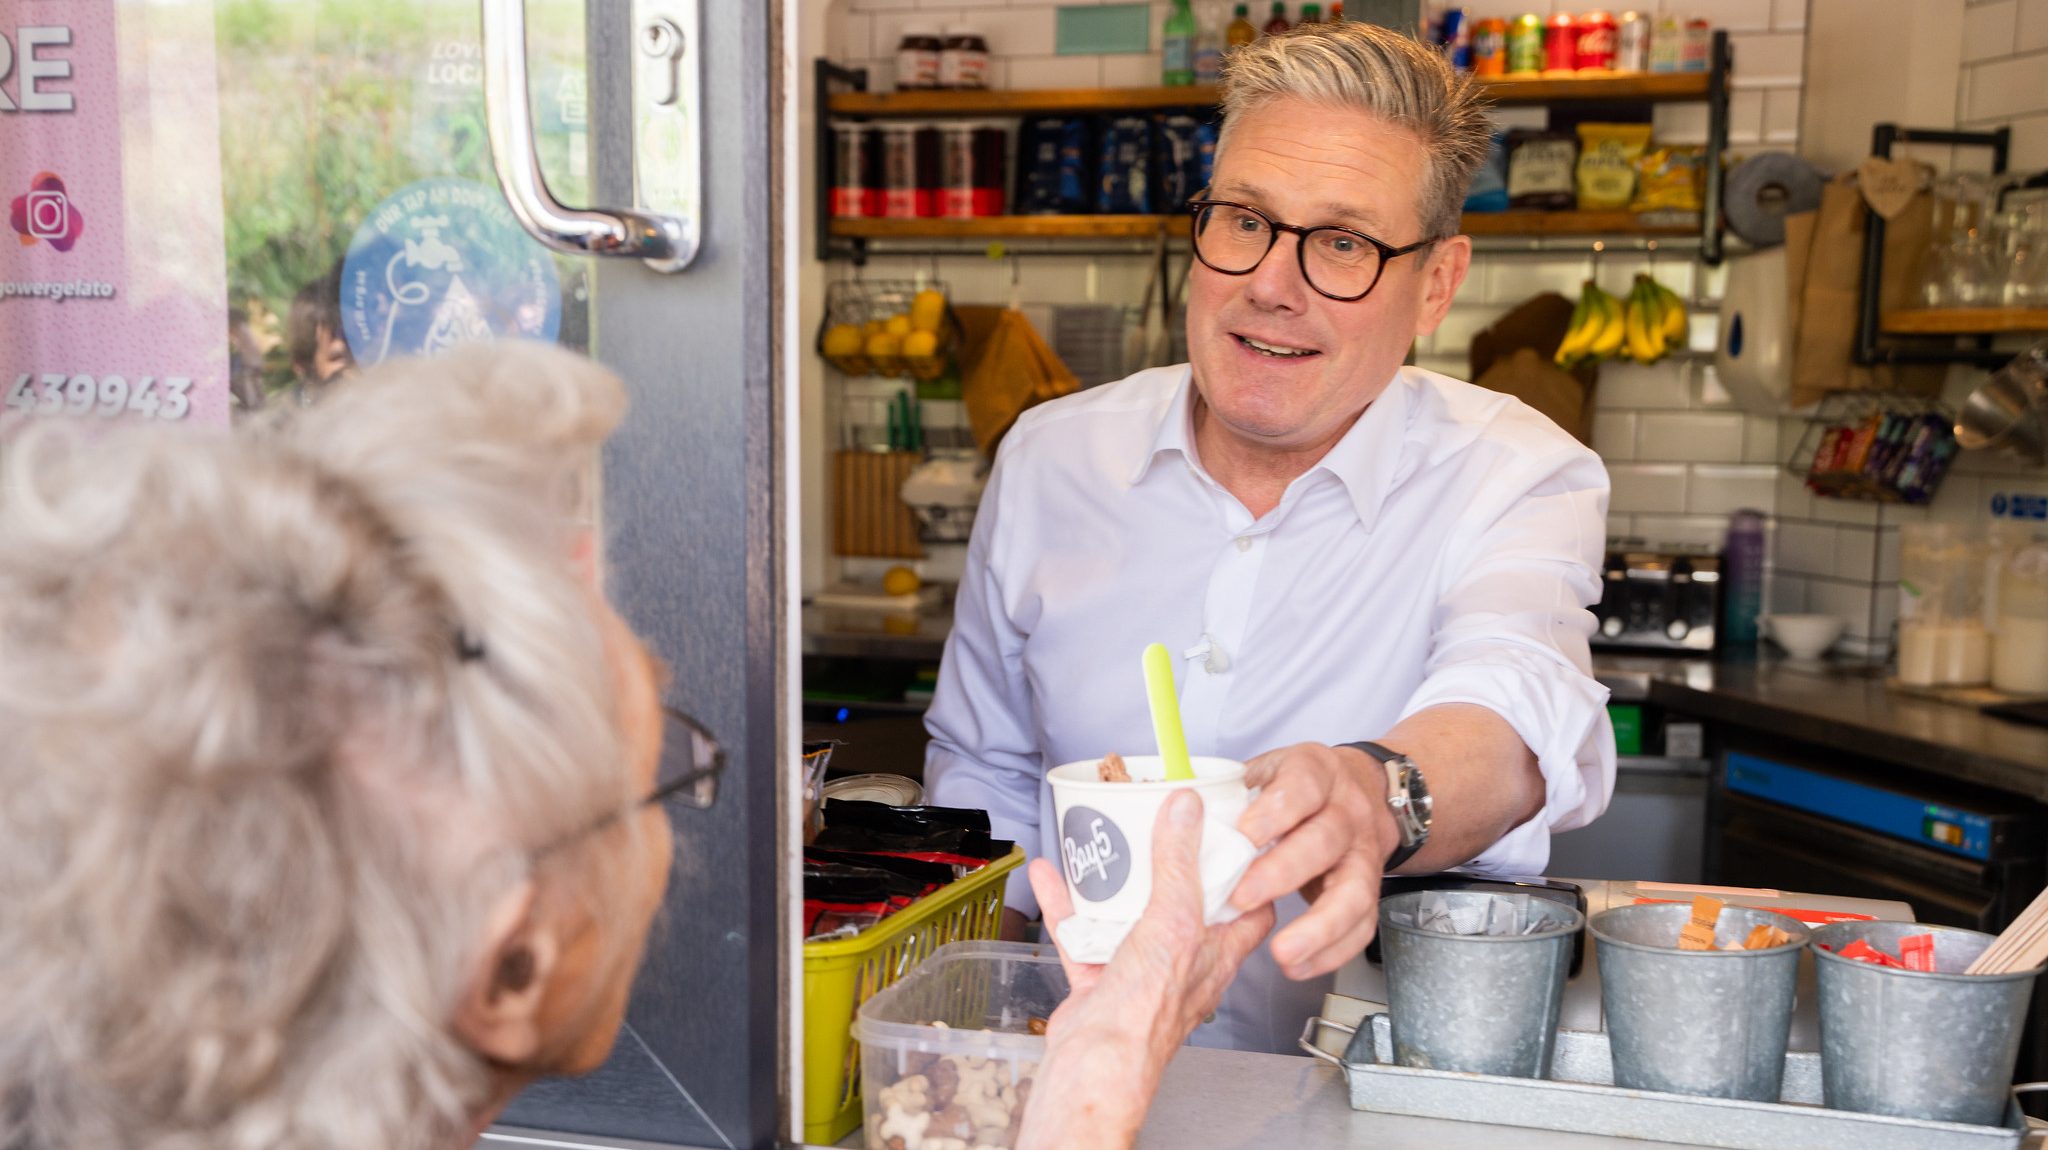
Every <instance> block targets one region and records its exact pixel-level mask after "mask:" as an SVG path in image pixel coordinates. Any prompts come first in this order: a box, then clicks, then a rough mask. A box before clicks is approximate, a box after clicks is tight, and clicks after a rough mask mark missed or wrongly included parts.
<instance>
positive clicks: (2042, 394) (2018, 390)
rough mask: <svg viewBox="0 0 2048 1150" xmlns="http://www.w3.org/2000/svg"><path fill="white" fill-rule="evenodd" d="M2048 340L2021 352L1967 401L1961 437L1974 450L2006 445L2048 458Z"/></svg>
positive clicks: (2011, 450)
mask: <svg viewBox="0 0 2048 1150" xmlns="http://www.w3.org/2000/svg"><path fill="white" fill-rule="evenodd" d="M2044 422H2048V340H2042V341H2041V342H2039V343H2036V344H2035V345H2034V346H2032V347H2030V348H2028V349H2027V350H2025V351H2023V352H2021V353H2020V354H2019V355H2018V356H2017V357H2015V358H2014V359H2013V361H2012V362H2011V363H2008V364H2006V365H2005V366H2004V367H2001V368H1999V369H1998V370H1997V371H1996V372H1993V373H1992V375H1991V378H1990V379H1987V380H1985V381H1984V383H1983V384H1982V385H1981V386H1979V387H1978V388H1977V390H1975V391H1973V392H1971V393H1970V398H1968V399H1966V400H1964V401H1963V414H1962V416H1961V417H1960V418H1958V419H1957V420H1956V442H1957V443H1960V444H1962V445H1963V446H1964V447H1967V448H1969V449H1971V450H1973V451H2003V452H2005V453H2007V454H2010V455H2018V456H2021V457H2023V458H2026V459H2031V460H2033V461H2034V462H2036V463H2041V462H2043V461H2044V460H2048V427H2044Z"/></svg>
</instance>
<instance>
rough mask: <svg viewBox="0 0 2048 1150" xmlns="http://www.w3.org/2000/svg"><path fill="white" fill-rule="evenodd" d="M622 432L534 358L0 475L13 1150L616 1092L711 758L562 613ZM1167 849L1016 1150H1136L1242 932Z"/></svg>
mask: <svg viewBox="0 0 2048 1150" xmlns="http://www.w3.org/2000/svg"><path fill="white" fill-rule="evenodd" d="M622 408H623V393H622V389H621V388H620V387H619V385H618V382H617V381H616V380H615V379H614V378H612V377H611V376H610V375H609V374H608V373H606V372H604V371H603V370H602V369H599V368H597V367H595V366H594V365H592V364H591V363H589V362H588V361H586V360H583V359H580V358H578V357H575V356H572V355H570V354H568V353H566V352H561V351H556V350H552V349H548V348H543V347H539V346H536V345H523V346H518V347H512V348H496V349H474V350H468V351H463V352H459V353H456V354H453V355H450V356H446V357H442V358H439V359H435V360H427V361H413V362H406V363H398V364H391V365H386V366H384V367H381V368H379V369H377V370H375V371H373V372H371V373H370V374H368V375H367V376H365V377H364V378H363V379H361V380H360V382H358V383H354V384H351V386H350V387H349V388H347V389H344V390H343V391H341V392H339V393H337V394H336V395H334V396H332V397H330V398H329V399H327V400H326V401H324V402H323V403H322V404H320V405H318V406H316V407H314V408H312V409H310V410H307V411H303V412H292V413H289V415H288V416H287V418H286V419H285V421H283V422H274V423H258V424H257V425H255V426H253V427H250V428H246V429H244V430H242V431H241V432H239V433H237V434H235V435H232V436H229V435H204V434H190V433H186V434H181V433H173V432H166V431H160V430H159V431H145V430H133V431H124V432H119V433H116V434H114V435H112V436H109V437H108V438H107V439H105V440H103V441H101V442H100V443H98V444H96V445H91V446H85V445H81V444H79V443H78V442H76V441H75V440H73V439H69V438H66V437H65V436H63V435H61V434H60V433H57V432H54V431H31V432H30V433H28V434H27V435H25V436H23V437H22V438H20V439H18V440H17V441H16V442H15V443H14V444H12V445H11V446H9V448H8V449H7V456H6V465H7V470H6V473H5V477H4V480H0V651H4V652H5V656H4V658H0V731H4V732H5V735H6V737H5V739H4V741H0V970H4V971H5V972H6V974H5V978H4V979H0V1148H5V1150H72V1148H79V1147H121V1148H122V1150H170V1148H173V1147H176V1148H181V1150H182V1148H189V1147H200V1146H204V1147H221V1148H240V1150H255V1148H258V1147H284V1148H292V1150H344V1148H345V1150H364V1148H372V1147H374V1148H376V1150H454V1148H457V1147H466V1146H467V1145H469V1144H470V1143H471V1142H472V1141H474V1138H475V1135H476V1133H477V1132H478V1131H479V1130H480V1129H481V1128H482V1126H483V1125H484V1124H486V1123H488V1122H489V1121H490V1120H491V1117H492V1116H493V1115H494V1114H495V1113H496V1112H497V1110H498V1109H499V1108H500V1107H501V1106H502V1105H503V1104H504V1102H505V1101H506V1100H507V1099H509V1098H510V1097H511V1096H512V1095H513V1094H514V1093H516V1092H517V1091H518V1090H519V1089H520V1088H521V1087H522V1086H523V1085H525V1084H526V1083H527V1082H529V1081H531V1080H532V1079H534V1078H535V1077H537V1076H539V1075H542V1074H552V1073H575V1072H580V1071H586V1070H589V1069H591V1068H593V1067H595V1066H597V1065H598V1064H599V1063H600V1062H602V1061H603V1059H604V1058H605V1056H606V1054H607V1052H608V1050H609V1049H610V1046H611V1044H612V1041H613V1039H614V1037H615V1035H616V1033H617V1031H618V1028H619V1025H620V1020H621V1018H622V1017H623V1014H624V1011H625V1007H626V1001H627V992H628V988H629V986H630V983H631V979H632V974H633V971H634V968H635V967H636V965H637V963H638V961H639V957H640V954H641V950H642V946H643V943H644V940H645V937H646V932H647V928H648V924H649V922H650V921H651V919H652V916H653V915H654V913H655V910H656V908H657V907H658V906H659V905H660V903H661V897H662V893H663V890H664V887H665V883H666V881H667V876H668V869H669V862H670V853H671V846H672V842H671V833H672V832H671V830H670V827H669V824H668V821H667V818H666V816H665V814H664V813H663V811H662V809H661V807H660V805H659V804H658V803H656V802H652V801H650V800H653V799H656V798H658V797H660V796H661V795H662V794H663V793H665V792H667V791H669V790H672V789H674V788H675V787H677V786H680V785H682V784H683V783H685V782H687V781H688V780H689V777H690V774H689V772H690V771H692V770H695V769H699V768H701V767H703V766H705V765H707V764H706V763H705V762H704V761H703V760H704V756H705V755H706V754H708V753H709V751H710V746H709V744H708V741H707V740H704V739H703V737H702V735H701V733H700V732H696V731H695V730H694V728H693V727H692V726H691V725H689V724H684V729H685V731H686V732H687V733H686V738H687V739H688V740H689V741H690V743H691V745H690V746H689V747H687V748H676V747H671V748H669V749H668V750H669V753H667V754H665V753H664V749H663V746H662V740H663V729H664V721H663V714H662V706H661V704H660V700H659V689H658V684H657V681H658V679H659V676H660V670H659V668H658V666H657V665H656V663H655V661H654V660H653V659H652V658H651V657H650V656H649V654H648V653H647V652H646V651H645V650H644V649H643V648H642V647H641V646H640V644H639V643H638V642H637V641H636V640H635V639H634V637H633V635H632V633H631V632H630V631H629V630H628V628H627V627H626V625H625V624H624V622H623V621H622V620H621V619H620V618H619V616H618V615H617V614H616V613H615V612H614V611H613V610H612V608H611V607H610V606H609V605H608V604H607V603H606V601H605V599H604V597H603V595H602V594H601V592H600V591H599V590H598V589H597V588H596V587H595V585H594V580H593V579H592V577H591V573H592V570H593V568H594V563H593V561H592V544H591V541H590V538H589V528H588V526H587V523H588V517H587V515H586V514H584V511H585V508H586V504H587V503H588V496H589V492H588V486H587V485H588V484H589V483H590V482H591V481H592V476H593V474H594V465H595V461H596V449H597V448H598V446H599V444H600V443H601V442H602V441H603V440H604V438H605V436H606V435H607V434H608V433H609V432H610V431H611V429H612V428H613V427H614V426H615V425H616V424H617V422H618V420H619V417H620V413H621V410H622ZM676 719H677V720H678V721H681V720H680V716H676ZM672 729H673V728H672ZM679 749H680V750H681V751H682V753H681V754H680V756H678V754H676V753H675V752H677V751H678V750H679ZM678 764H680V767H681V770H680V771H677V770H676V769H675V768H676V767H677V765H678ZM1182 813H1185V812H1182ZM1161 826H1162V836H1161V838H1162V843H1161V847H1160V852H1159V865H1160V866H1161V868H1162V880H1161V884H1160V890H1161V894H1160V897H1159V898H1158V899H1156V900H1155V903H1154V906H1153V909H1152V913H1151V915H1150V917H1148V919H1147V920H1146V924H1145V925H1144V926H1143V927H1142V928H1141V929H1140V930H1139V931H1138V932H1137V933H1135V934H1134V936H1133V940H1134V944H1135V945H1133V946H1131V947H1128V948H1127V951H1128V956H1127V957H1125V958H1120V959H1119V961H1118V963H1117V964H1114V965H1112V966H1111V967H1109V968H1107V969H1104V970H1099V971H1077V972H1076V986H1077V991H1076V993H1075V994H1074V995H1073V997H1072V998H1070V999H1069V1003H1068V1005H1066V1006H1065V1007H1063V1008H1062V1009H1061V1011H1060V1012H1059V1014H1058V1015H1057V1016H1056V1017H1055V1018H1054V1020H1053V1026H1052V1030H1051V1037H1050V1039H1049V1041H1050V1044H1051V1052H1050V1053H1049V1055H1048V1058H1047V1060H1046V1064H1045V1066H1044V1069H1043V1071H1042V1073H1041V1077H1040V1087H1039V1098H1040V1099H1041V1100H1044V1101H1042V1102H1040V1103H1038V1104H1036V1105H1035V1108H1034V1110H1033V1112H1032V1114H1031V1115H1030V1117H1029V1119H1028V1121H1027V1126H1026V1137H1027V1141H1030V1142H1032V1143H1034V1144H1037V1145H1045V1146H1052V1145H1067V1146H1074V1145H1081V1146H1088V1145H1097V1146H1114V1145H1122V1144H1125V1143H1127V1142H1128V1140H1129V1137H1130V1135H1131V1132H1132V1131H1134V1130H1135V1128H1136V1122H1137V1116H1138V1115H1139V1114H1141V1113H1142V1109H1143V1105H1144V1102H1145V1100H1146V1099H1147V1098H1149V1097H1150V1094H1151V1090H1152V1087H1153V1086H1155V1085H1156V1083H1157V1079H1158V1073H1159V1069H1160V1067H1162V1066H1163V1065H1164V1063H1165V1060H1166V1058H1167V1057H1169V1056H1170V1054H1171V1052H1172V1049H1173V1047H1174V1046H1175V1045H1176V1044H1177V1043H1178V1042H1179V1041H1180V1039H1181V1037H1183V1036H1184V1035H1185V1034H1186V1033H1187V1031H1188V1029H1190V1028H1192V1027H1193V1025H1194V1024H1195V1022H1196V1021H1197V1020H1198V1019H1199V1018H1200V1017H1201V1016H1202V1015H1203V1014H1204V1013H1206V1012H1207V1011H1208V1010H1209V1009H1210V1008H1211V1006H1213V1004H1214V1002H1215V1001H1216V998H1217V997H1218V996H1219V995H1220V994H1221V992H1222V987H1223V986H1224V985H1225V983H1227V981H1228V980H1229V977H1230V974H1231V972H1232V971H1234V970H1235V967H1236V963H1237V961H1238V960H1239V959H1241V958H1242V956H1243V955H1244V954H1245V953H1246V952H1247V951H1249V950H1250V949H1251V948H1252V947H1253V946H1254V945H1256V944H1257V942H1258V940H1259V938H1261V937H1262V936H1263V933H1264V930H1265V928H1266V927H1267V926H1268V925H1270V921H1271V920H1270V916H1265V917H1260V916H1250V917H1248V918H1247V919H1245V920H1242V922H1241V924H1239V925H1234V926H1232V927H1229V928H1219V929H1206V928H1204V927H1203V926H1202V923H1201V908H1200V905H1199V904H1200V900H1199V893H1198V884H1197V881H1196V879H1195V877H1194V861H1193V860H1194V857H1195V850H1196V840H1197V838H1198V837H1199V833H1200V832H1199V826H1198V825H1197V824H1195V823H1194V822H1193V821H1191V820H1186V819H1181V820H1179V821H1174V820H1171V819H1168V820H1162V824H1161ZM1054 897H1055V898H1056V896H1054ZM1105 1067H1114V1068H1115V1069H1116V1073H1115V1074H1110V1073H1106V1072H1105V1069H1104V1068H1105Z"/></svg>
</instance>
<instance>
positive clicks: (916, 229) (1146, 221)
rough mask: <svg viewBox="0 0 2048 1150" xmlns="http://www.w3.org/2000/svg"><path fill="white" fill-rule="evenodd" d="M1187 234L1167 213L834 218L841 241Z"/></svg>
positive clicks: (1180, 219) (1179, 219)
mask: <svg viewBox="0 0 2048 1150" xmlns="http://www.w3.org/2000/svg"><path fill="white" fill-rule="evenodd" d="M1162 228H1163V229H1164V230H1165V231H1166V233H1167V234H1168V235H1174V236H1185V235H1187V234H1188V217H1187V216H1185V215H1171V216H982V217H980V218H978V219H971V220H934V219H917V220H833V221H832V234H833V236H834V237H837V238H840V239H869V240H968V239H981V240H1014V239H1087V240H1106V239H1150V238H1152V237H1153V236H1156V235H1158V234H1159V232H1160V230H1161V229H1162Z"/></svg>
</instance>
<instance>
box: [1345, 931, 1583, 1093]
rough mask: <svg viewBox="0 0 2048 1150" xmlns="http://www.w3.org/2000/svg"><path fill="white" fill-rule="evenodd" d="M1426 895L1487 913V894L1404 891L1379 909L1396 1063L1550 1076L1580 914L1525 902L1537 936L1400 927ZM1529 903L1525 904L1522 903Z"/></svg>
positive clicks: (1534, 934)
mask: <svg viewBox="0 0 2048 1150" xmlns="http://www.w3.org/2000/svg"><path fill="white" fill-rule="evenodd" d="M1425 896H1435V897H1439V898H1442V899H1443V900H1444V901H1445V902H1446V903H1448V904H1449V905H1450V906H1451V907H1452V908H1453V909H1454V910H1456V909H1463V908H1466V907H1475V906H1477V907H1484V906H1485V905H1486V904H1487V903H1490V902H1492V901H1493V900H1494V899H1495V898H1497V897H1500V896H1497V895H1492V894H1487V893H1485V892H1483V891H1410V892H1409V893H1407V894H1400V895H1395V896H1394V897H1392V898H1390V899H1386V900H1384V901H1383V902H1381V903H1380V953H1381V955H1382V956H1383V959H1384V961H1385V963H1386V968H1387V1014H1388V1021H1389V1024H1390V1025H1391V1027H1392V1030H1393V1044H1394V1062H1395V1063H1396V1064H1397V1065H1400V1066H1414V1067H1421V1068H1424V1069H1430V1070H1458V1071H1464V1072H1466V1073H1471V1074H1497V1075H1502V1076H1504V1077H1510V1078H1547V1077H1549V1076H1550V1055H1551V1051H1552V1050H1553V1049H1554V1048H1555V1046H1556V1043H1557V1011H1558V1006H1559V1005H1560V1004H1561V1003H1562V1002H1563V1001H1564V980H1565V973H1566V971H1567V970H1569V969H1570V967H1571V964H1572V939H1573V937H1574V936H1576V935H1577V934H1578V933H1579V930H1580V929H1581V928H1582V927H1584V926H1585V924H1586V920H1585V916H1584V915H1581V914H1580V913H1579V912H1578V911H1576V910H1574V909H1572V908H1571V907H1568V906H1565V905H1563V904H1562V903H1555V902H1549V901H1547V900H1544V899H1538V898H1531V899H1529V913H1530V914H1531V915H1532V916H1535V917H1534V921H1540V922H1542V923H1543V927H1542V929H1540V930H1538V931H1536V932H1535V933H1533V934H1518V935H1499V936H1493V935H1461V934H1445V933H1442V932H1440V931H1434V930H1425V929H1422V928H1421V927H1416V926H1404V925H1401V924H1399V923H1396V922H1395V921H1393V919H1392V918H1391V917H1390V916H1391V915H1393V914H1395V913H1401V914H1407V915H1411V916H1412V915H1414V914H1415V912H1416V910H1417V909H1418V908H1419V907H1420V906H1421V905H1422V900H1423V898H1424V897H1425ZM1524 897H1526V896H1524Z"/></svg>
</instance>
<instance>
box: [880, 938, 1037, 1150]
mask: <svg viewBox="0 0 2048 1150" xmlns="http://www.w3.org/2000/svg"><path fill="white" fill-rule="evenodd" d="M1066 997H1067V976H1066V972H1065V971H1063V970H1062V969H1061V968H1060V960H1059V956H1058V954H1056V953H1055V952H1054V951H1053V949H1052V947H1050V946H1038V945H1033V944H1030V943H1019V942H956V943H953V944H951V945H949V946H942V947H940V948H939V949H938V950H936V951H934V952H933V953H932V955H931V957H930V958H927V959H925V960H924V963H923V965H921V966H919V967H918V968H917V969H916V970H914V971H912V972H911V973H910V974H909V975H907V976H906V977H905V978H904V979H903V980H902V981H900V982H898V983H897V984H896V985H894V986H891V987H890V988H888V989H887V990H884V991H882V992H881V993H879V994H877V995H875V996H874V997H873V998H870V999H868V1001H867V1002H866V1003H865V1004H863V1005H862V1006H861V1008H860V1016H859V1017H858V1018H857V1019H856V1020H855V1021H854V1024H853V1036H854V1037H855V1038H856V1039H858V1040H859V1041H860V1048H861V1102H862V1106H863V1109H864V1110H865V1130H866V1145H867V1147H868V1150H885V1148H887V1147H888V1146H890V1145H891V1140H892V1139H901V1141H900V1143H897V1144H898V1145H903V1146H911V1147H915V1146H920V1145H926V1144H928V1142H929V1141H930V1140H933V1139H940V1140H952V1139H957V1140H958V1141H959V1143H960V1144H961V1145H964V1146H973V1147H982V1146H989V1147H1004V1148H1007V1147H1011V1146H1014V1145H1016V1143H1017V1132H1018V1130H1019V1128H1020V1125H1021V1124H1022V1122H1023V1120H1024V1105H1025V1102H1026V1100H1027V1099H1028V1098H1029V1097H1030V1094H1031V1080H1032V1078H1033V1076H1034V1075H1036V1074H1037V1072H1038V1063H1039V1062H1040V1060H1042V1059H1043V1058H1044V1057H1045V1038H1044V1037H1043V1035H1042V1033H1040V1034H1034V1033H1032V1029H1033V1025H1034V1022H1035V1023H1037V1024H1038V1029H1039V1030H1040V1031H1041V1032H1042V1031H1043V1029H1044V1027H1043V1023H1044V1020H1045V1019H1048V1018H1050V1017H1052V1012H1053V1011H1054V1010H1056V1009H1057V1008H1058V1007H1059V1004H1060V1003H1061V1002H1063V1001H1065V999H1066ZM944 1144H946V1145H951V1144H952V1142H950V1141H946V1142H944Z"/></svg>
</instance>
